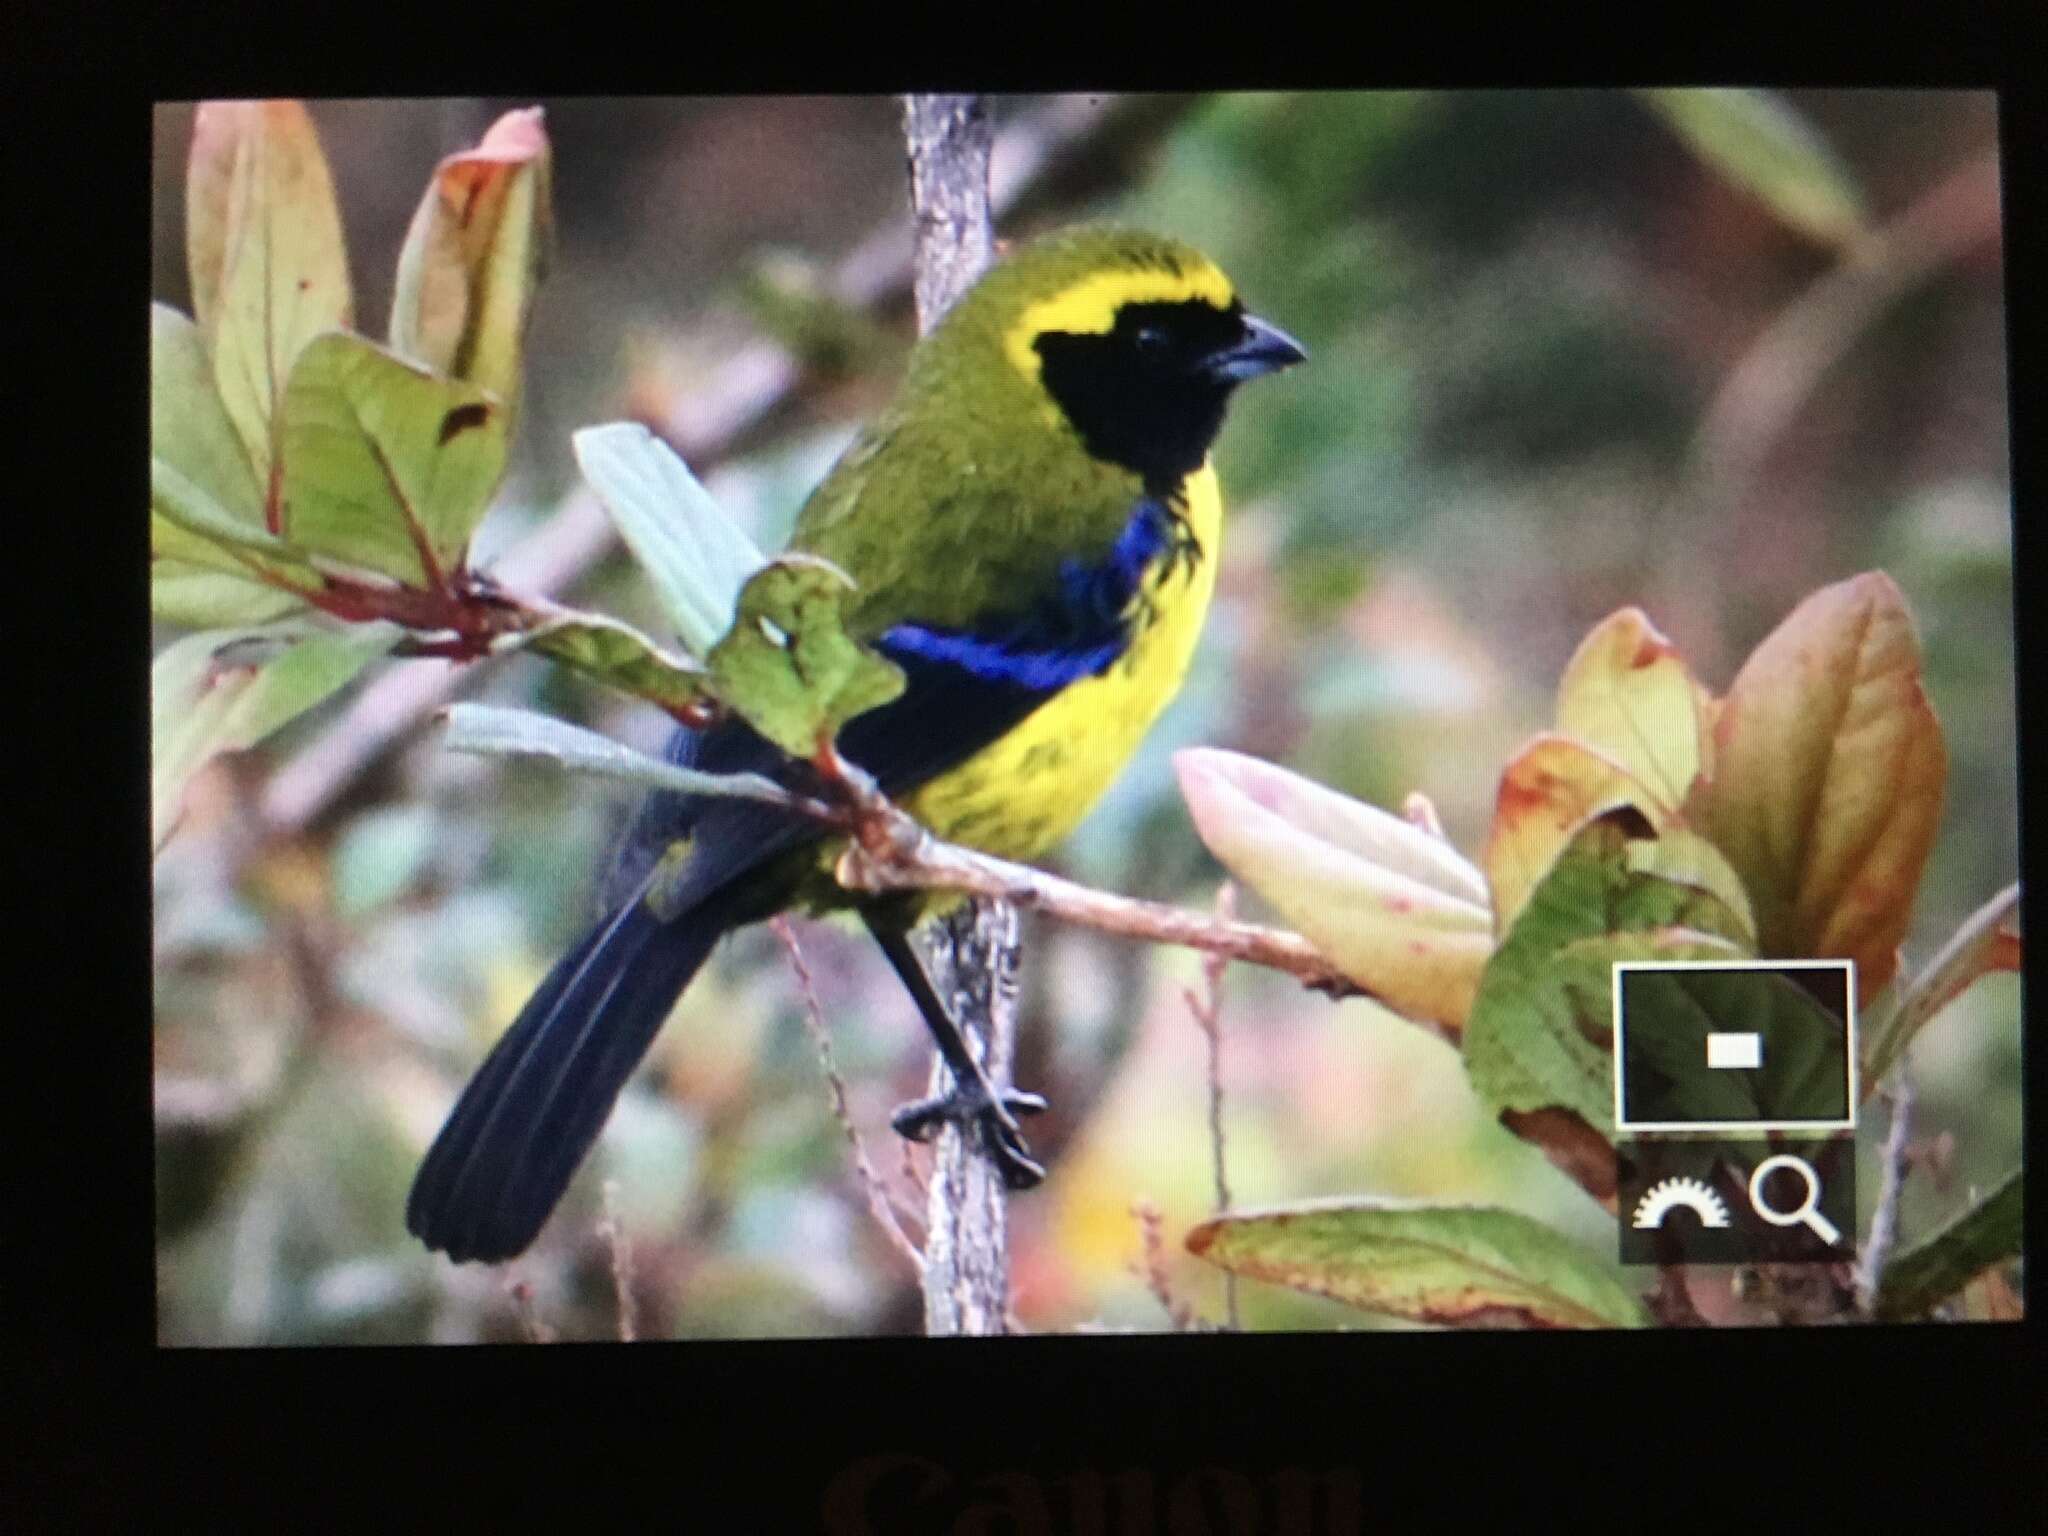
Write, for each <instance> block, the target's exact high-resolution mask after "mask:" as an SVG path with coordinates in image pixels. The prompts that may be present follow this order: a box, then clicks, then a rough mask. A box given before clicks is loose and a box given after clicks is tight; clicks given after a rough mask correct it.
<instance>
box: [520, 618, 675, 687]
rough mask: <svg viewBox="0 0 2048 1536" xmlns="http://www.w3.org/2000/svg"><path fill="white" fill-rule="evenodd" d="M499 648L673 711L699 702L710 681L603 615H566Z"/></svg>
mask: <svg viewBox="0 0 2048 1536" xmlns="http://www.w3.org/2000/svg"><path fill="white" fill-rule="evenodd" d="M498 648H499V649H501V650H524V649H529V648H530V649H532V650H535V651H538V652H540V653H541V654H542V655H543V656H549V657H552V658H553V659H554V660H556V661H558V662H560V663H561V664H562V665H563V666H565V667H568V668H570V669H571V670H573V671H577V672H581V673H583V674H584V675H585V676H586V677H590V678H593V679H595V680H596V681H598V682H600V683H605V684H607V685H609V686H610V687H613V688H617V689H620V690H622V691H623V692H626V693H630V694H632V695H633V696H634V697H635V698H640V699H646V700H647V701H648V702H649V703H652V704H658V705H660V706H661V707H662V708H663V709H666V710H670V711H674V710H678V709H682V708H684V707H686V706H688V705H691V704H696V703H699V702H701V701H702V700H703V699H704V698H705V697H706V696H707V694H708V692H709V685H710V681H711V680H710V678H709V676H708V675H707V674H706V673H705V672H704V671H703V670H702V669H701V668H699V667H698V666H697V665H696V664H695V663H693V662H690V661H688V660H685V659H684V658H683V657H680V656H675V655H672V654H670V653H669V652H667V651H664V650H663V649H662V648H661V647H660V646H658V645H656V644H655V643H654V642H653V641H652V640H650V639H648V638H647V637H646V636H645V635H643V634H641V633H640V631H638V630H637V629H635V628H633V626H632V625H630V624H627V623H624V622H623V621H621V620H619V619H614V618H609V617H606V616H605V615H603V614H595V613H576V614H565V615H564V616H562V617H561V618H558V619H551V620H549V621H548V622H547V623H545V624H542V625H541V626H539V627H538V628H536V629H530V630H527V631H525V632H523V633H521V634H517V635H509V636H507V637H506V638H505V639H504V640H502V641H500V642H499V646H498Z"/></svg>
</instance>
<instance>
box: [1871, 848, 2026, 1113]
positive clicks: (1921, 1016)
mask: <svg viewBox="0 0 2048 1536" xmlns="http://www.w3.org/2000/svg"><path fill="white" fill-rule="evenodd" d="M2019 907H2020V888H2019V885H2018V883H2017V882H2015V883H2013V884H2012V885H2008V886H2007V887H2006V888H2005V889H2004V890H2002V891H2000V892H1999V893H1998V894H1997V895H1996V896H1994V897H1992V898H1991V899H1990V900H1989V901H1987V902H1985V903H1984V905H1983V906H1981V907H1979V908H1978V909H1977V910H1976V911H1975V912H1973V913H1971V914H1970V915H1969V917H1967V918H1965V919H1964V920H1963V925H1962V927H1960V928H1958V929H1957V930H1956V931H1955V933H1954V935H1953V936H1951V937H1950V939H1949V941H1948V942H1947V943H1946V944H1944V945H1943V946H1942V947H1941V953H1939V954H1937V955H1936V956H1935V957H1934V958H1933V959H1932V960H1930V961H1928V962H1927V966H1926V969H1924V970H1923V971H1921V972H1920V974H1919V975H1918V976H1915V977H1914V978H1913V980H1912V983H1911V984H1910V985H1909V986H1907V987H1906V988H1905V989H1904V990H1903V991H1901V992H1899V993H1897V994H1895V995H1894V997H1893V999H1892V1006H1891V1007H1890V1008H1889V1009H1888V1010H1887V1011H1886V1012H1885V1014H1884V1015H1883V1017H1882V1018H1880V1019H1877V1020H1873V1021H1872V1022H1871V1023H1870V1024H1869V1025H1868V1026H1867V1033H1866V1035H1865V1044H1864V1048H1863V1091H1864V1092H1865V1093H1868V1092H1870V1090H1871V1089H1873V1088H1875V1087H1876V1086H1877V1085H1878V1083H1880V1082H1881V1081H1883V1079H1884V1076H1885V1074H1886V1073H1887V1072H1889V1071H1891V1069H1892V1064H1893V1063H1894V1062H1896V1061H1897V1060H1898V1059H1899V1053H1900V1052H1901V1051H1903V1050H1905V1048H1906V1047H1907V1045H1908V1044H1910V1043H1911V1042H1912V1039H1913V1037H1914V1036H1915V1035H1917V1034H1918V1033H1919V1032H1920V1031H1921V1029H1922V1028H1923V1027H1924V1026H1925V1025H1926V1024H1927V1022H1928V1020H1930V1019H1932V1018H1933V1017H1934V1016H1935V1015H1936V1014H1937V1013H1939V1012H1941V1010H1942V1009H1944V1008H1946V1007H1947V1006H1948V1005H1949V1004H1950V1003H1952V1002H1954V1001H1955V1000H1956V999H1957V998H1958V997H1960V996H1962V995H1963V993H1964V992H1965V991H1966V990H1968V988H1969V986H1970V983H1972V982H1973V981H1975V980H1976V979H1977V978H1978V977H1979V976H1982V975H1985V974H1986V973H1987V972H1990V971H2001V970H2002V971H2016V970H2018V969H2019V968H2020V941H2019V932H2018V929H2017V927H2016V926H2015V924H2016V922H2017V919H2018V916H2019Z"/></svg>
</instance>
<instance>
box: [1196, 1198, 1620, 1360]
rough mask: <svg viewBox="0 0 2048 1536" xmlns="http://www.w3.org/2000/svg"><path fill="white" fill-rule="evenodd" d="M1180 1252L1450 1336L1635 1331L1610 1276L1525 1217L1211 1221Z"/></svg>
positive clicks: (1430, 1214) (1323, 1215) (1275, 1215)
mask: <svg viewBox="0 0 2048 1536" xmlns="http://www.w3.org/2000/svg"><path fill="white" fill-rule="evenodd" d="M1187 1246H1188V1251H1189V1252H1191V1253H1194V1254H1196V1255H1198V1256H1199V1257H1201V1258H1204V1259H1206V1260H1208V1261H1209V1262H1210V1263H1211V1264H1215V1265H1217V1266H1219V1267H1220V1268H1223V1269H1227V1270H1229V1271H1230V1272H1231V1273H1233V1274H1239V1275H1245V1276H1248V1277H1250V1278H1252V1279H1255V1280H1269V1281H1272V1282H1274V1283H1275V1284H1279V1285H1286V1286H1292V1287H1293V1288H1294V1289H1296V1290H1301V1291H1310V1292H1313V1293H1315V1294H1316V1295H1320V1296H1329V1297H1332V1298H1334V1299H1336V1300H1338V1301H1342V1302H1346V1303H1348V1304H1350V1305H1351V1306H1354V1307H1359V1308H1362V1309H1364V1310H1366V1311H1368V1312H1381V1313H1386V1314H1389V1315H1391V1316H1395V1317H1405V1318H1409V1319H1411V1320H1413V1321H1415V1322H1420V1323H1440V1324H1446V1325H1450V1326H1454V1327H1486V1326H1500V1325H1502V1324H1506V1325H1509V1326H1520V1327H1534V1328H1640V1327H1643V1326H1645V1325H1646V1324H1647V1322H1648V1321H1649V1319H1648V1317H1647V1316H1646V1314H1645V1312H1644V1310H1643V1305H1642V1303H1641V1301H1640V1300H1638V1299H1637V1297H1636V1295H1635V1294H1634V1293H1633V1292H1632V1291H1631V1290H1630V1289H1629V1288H1628V1286H1627V1285H1626V1284H1625V1283H1624V1281H1623V1280H1622V1277H1621V1274H1620V1272H1619V1271H1618V1270H1616V1269H1615V1268H1614V1267H1613V1266H1611V1265H1608V1264H1605V1263H1602V1262H1600V1261H1599V1260H1598V1259H1595V1258H1594V1257H1593V1256H1592V1255H1590V1254H1588V1253H1587V1252H1585V1250H1583V1249H1582V1248H1580V1247H1579V1246H1578V1245H1577V1244H1575V1243H1573V1242H1571V1241H1570V1240H1569V1239H1567V1238H1565V1237H1564V1236H1562V1235H1561V1234H1560V1233H1558V1232H1556V1231H1553V1230H1552V1229H1551V1228H1549V1227H1547V1226H1545V1225H1544V1224H1543V1223H1542V1222H1540V1221H1536V1220H1534V1219H1532V1218H1530V1217H1528V1216H1523V1215H1521V1214H1519V1213H1518V1212H1514V1211H1503V1210H1495V1209H1490V1208H1487V1207H1481V1206H1471V1207H1430V1206H1407V1205H1397V1204H1394V1203H1392V1202H1387V1201H1363V1200H1360V1201H1343V1202H1339V1203H1333V1204H1328V1205H1312V1206H1300V1207H1295V1208H1291V1209H1281V1210H1273V1211H1263V1212H1251V1213H1244V1214H1235V1215H1229V1216H1219V1217H1215V1218H1213V1219H1211V1220H1209V1221H1205V1222H1203V1223H1201V1224H1200V1225H1199V1226H1197V1227H1195V1228H1194V1229H1193V1230H1192V1231H1191V1232H1189V1233H1188V1238H1187Z"/></svg>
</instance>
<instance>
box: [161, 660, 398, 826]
mask: <svg viewBox="0 0 2048 1536" xmlns="http://www.w3.org/2000/svg"><path fill="white" fill-rule="evenodd" d="M399 635H400V631H399V630H398V629H397V628H396V627H395V626H392V625H388V624H361V625H356V626H353V627H352V628H350V629H349V630H348V631H346V632H345V633H338V632H335V631H332V630H326V629H320V628H316V627H314V626H312V625H311V624H308V623H306V622H305V621H303V620H294V621H290V622H287V623H284V624H279V625H272V626H268V627H265V628H260V629H259V628H251V629H240V630H232V631H227V632H222V631H219V630H214V631H209V632H207V633H204V634H197V635H187V636H186V637H185V638H184V639H182V640H179V641H176V642H175V643H173V644H172V645H170V646H168V647H167V648H166V649H165V650H164V651H163V652H162V654H160V655H159V656H158V657H157V658H156V661H155V662H154V663H153V664H152V665H151V667H150V678H149V686H150V821H151V826H152V835H153V838H154V846H156V847H158V848H161V847H162V846H163V845H164V843H165V841H166V840H168V839H169V837H170V835H171V833H172V832H173V831H175V830H176V827H177V820H178V811H179V807H180V805H181V802H182V801H183V799H184V794H185V786H186V784H188V783H189V782H190V781H191V778H192V775H193V774H195V773H197V772H198V771H199V770H200V768H201V767H203V766H204V765H205V763H206V762H207V760H208V759H209V758H211V757H212V756H213V755H214V754H215V753H218V752H235V751H240V750H242V749H244V748H247V747H252V746H254V745H255V744H256V743H257V742H259V741H261V740H262V739H263V738H264V737H266V736H268V735H269V734H270V733H271V732H273V731H275V730H276V729H277V728H278V727H279V726H281V725H283V724H285V723H286V722H287V721H289V720H291V719H293V718H294V717H296V716H298V715H300V714H303V713H304V712H305V711H306V710H309V709H311V708H312V707H313V706H314V705H315V704H318V703H319V702H320V701H321V700H322V699H324V698H326V697H327V696H328V695H329V694H331V693H333V692H334V691H335V690H336V689H338V688H340V687H341V686H342V685H343V684H344V683H346V682H348V681H349V679H351V678H353V677H354V676H355V675H356V674H357V673H358V672H360V671H362V669H363V668H364V667H366V666H368V665H369V664H370V663H371V662H372V661H374V660H375V659H376V658H377V657H379V656H381V655H383V654H384V653H385V652H386V651H388V650H390V649H391V647H392V646H393V645H395V644H397V642H398V639H399ZM260 642H272V643H279V642H281V643H283V646H284V648H283V649H282V650H276V651H273V652H272V653H270V654H268V655H266V656H263V657H261V658H260V659H258V660H254V661H251V662H249V663H245V664H236V663H232V662H224V657H223V653H224V652H226V651H227V650H228V649H229V648H230V647H232V646H236V645H241V644H249V643H260Z"/></svg>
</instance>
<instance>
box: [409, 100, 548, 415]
mask: <svg viewBox="0 0 2048 1536" xmlns="http://www.w3.org/2000/svg"><path fill="white" fill-rule="evenodd" d="M548 182H549V152H548V139H547V132H546V130H545V128H544V127H543V126H542V118H541V110H540V108H538V107H528V108H525V109H524V110H521V111H517V112H507V113H506V114H505V115H504V116H503V117H501V118H499V119H498V120H497V122H495V123H493V124H492V125H491V128H490V131H489V132H487V133H486V134H485V135H484V136H483V139H482V140H481V142H479V143H478V144H477V146H476V148H474V149H468V150H463V151H462V152H461V153H459V154H453V155H450V156H449V157H448V158H447V159H445V160H443V161H442V162H441V163H440V165H439V166H437V167H436V168H435V170H434V178H433V180H432V181H431V182H429V183H428V185H427V191H426V195H425V197H423V198H422V199H421V200H420V205H419V209H418V211H417V212H415V213H414V215H413V220H412V227H411V228H410V229H409V230H408V231H407V233H406V237H405V248H404V249H403V251H401V252H400V254H399V258H398V280H397V288H396V292H395V294H394V296H393V298H392V301H391V345H392V347H393V349H394V350H396V351H398V352H401V353H403V354H404V355H405V356H407V357H411V358H415V359H417V360H418V361H420V362H423V363H425V364H426V365H427V366H428V367H430V368H433V369H435V370H436V371H437V372H441V373H446V374H450V375H452V376H454V377H455V378H459V379H469V380H472V381H474V382H475V383H478V384H481V385H483V386H484V388H486V389H488V390H490V391H491V392H492V393H493V394H495V395H497V396H498V398H499V399H500V400H502V401H504V402H505V404H506V407H507V408H508V409H510V408H512V407H513V406H514V405H516V403H517V401H518V398H519V385H520V345H521V342H522V341H523V339H524V337H525V334H526V325H527V320H528V318H529V317H530V316H531V314H532V312H533V296H534V291H535V289H536V288H537V287H538V286H539V284H540V278H541V270H542V267H543V265H544V261H545V255H546V246H547V241H548V238H549V229H550V216H549V187H548Z"/></svg>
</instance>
